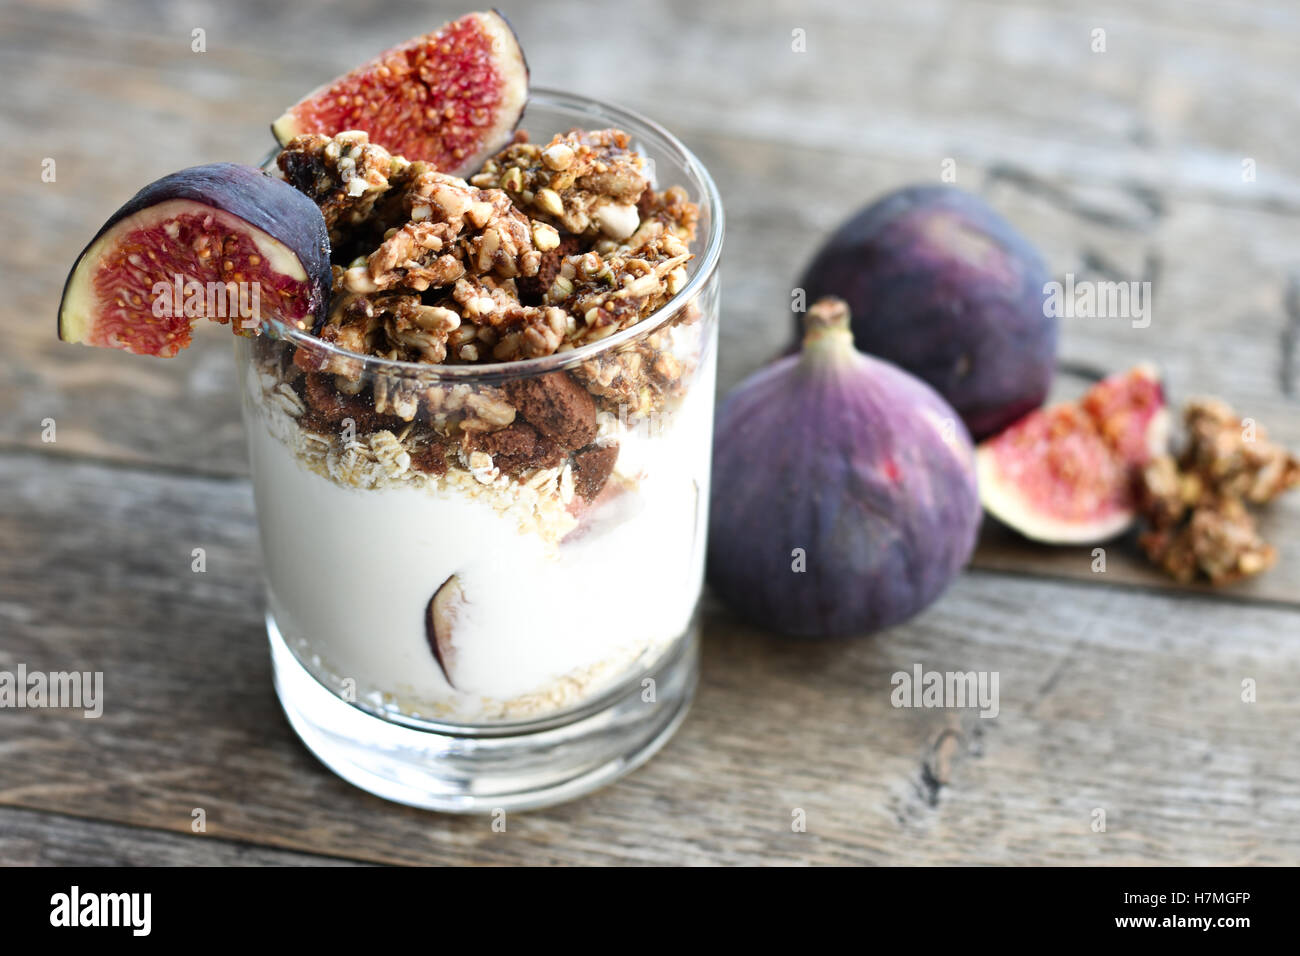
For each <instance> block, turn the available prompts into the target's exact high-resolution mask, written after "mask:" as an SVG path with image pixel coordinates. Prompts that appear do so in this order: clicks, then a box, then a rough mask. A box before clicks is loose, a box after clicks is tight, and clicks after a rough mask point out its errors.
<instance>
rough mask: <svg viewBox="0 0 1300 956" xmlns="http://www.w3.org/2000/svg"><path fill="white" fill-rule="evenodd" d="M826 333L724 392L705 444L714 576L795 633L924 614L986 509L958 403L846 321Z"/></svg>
mask: <svg viewBox="0 0 1300 956" xmlns="http://www.w3.org/2000/svg"><path fill="white" fill-rule="evenodd" d="M819 306H820V304H819ZM819 306H814V307H813V310H812V311H811V312H810V318H811V316H812V314H813V313H814V312H816V311H817V310H818V308H819ZM826 331H827V332H830V333H831V334H828V335H826V336H825V338H824V340H822V341H812V339H813V338H814V337H815V333H813V332H812V331H811V329H810V335H809V341H808V342H806V344H805V347H804V349H803V351H802V352H801V353H800V354H799V355H792V356H786V357H784V358H781V359H778V360H777V361H776V362H775V363H773V364H772V365H770V366H768V367H767V368H766V369H763V370H761V371H759V372H758V373H756V374H754V375H752V376H751V377H750V378H748V379H746V380H745V381H744V382H742V383H741V384H740V385H739V386H737V387H736V389H735V390H734V391H733V392H732V393H731V394H730V395H728V396H727V398H726V399H725V400H724V401H723V403H722V405H721V406H720V408H719V410H718V417H717V424H716V432H715V439H714V449H713V491H712V497H711V502H710V520H709V551H708V580H709V583H710V585H711V587H712V588H713V590H714V592H715V593H716V594H717V595H718V596H719V597H720V598H721V599H722V600H723V601H724V602H726V603H727V604H728V605H729V606H730V607H731V608H733V609H734V610H735V611H736V612H737V613H739V614H740V615H741V616H742V617H744V618H745V619H747V620H748V621H750V622H752V623H754V624H757V625H759V626H760V627H764V628H768V629H771V630H775V631H778V632H780V633H783V634H786V635H788V636H792V637H800V638H829V637H843V636H849V635H855V634H865V633H870V632H872V631H876V630H879V629H881V628H885V627H889V626H891V625H893V624H897V623H899V622H901V621H904V620H906V619H907V618H909V617H911V616H912V615H914V614H916V613H917V612H919V611H921V610H922V609H923V608H925V607H926V606H927V605H929V604H930V603H931V602H932V601H934V600H935V598H937V597H938V596H939V594H940V593H941V592H942V591H943V590H944V589H945V588H946V587H947V586H948V584H949V583H950V582H951V581H952V579H953V578H954V577H955V576H956V574H957V572H958V571H959V570H960V569H961V567H962V566H963V565H964V564H965V563H966V562H967V560H968V559H969V558H970V554H971V551H972V550H973V549H974V546H975V539H976V536H977V533H978V530H979V525H980V520H981V510H980V504H979V496H978V494H977V492H976V484H975V470H974V450H973V448H972V446H971V441H970V436H969V435H968V433H967V432H966V429H965V428H964V427H963V426H962V424H961V421H960V419H959V418H958V416H957V414H956V412H955V411H954V410H953V409H952V408H951V406H949V405H948V404H947V402H945V401H944V400H943V399H942V398H941V397H940V396H939V395H938V394H937V393H935V392H934V390H933V389H931V388H930V387H929V386H928V385H926V384H925V383H924V382H922V381H920V380H918V379H916V378H915V377H913V376H911V375H909V374H907V373H906V372H904V371H902V370H901V369H899V368H897V367H895V366H893V365H890V364H889V363H887V362H883V361H880V360H878V359H874V358H871V357H869V356H866V355H863V354H861V353H860V352H857V351H855V350H854V349H853V347H852V343H851V340H850V337H849V334H848V332H847V330H846V329H843V328H841V329H840V330H839V334H838V337H837V336H835V335H834V333H833V331H832V330H826ZM837 338H838V340H837ZM795 549H802V553H803V554H804V555H805V560H806V570H804V571H802V572H800V571H796V570H794V566H795Z"/></svg>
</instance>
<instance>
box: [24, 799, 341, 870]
mask: <svg viewBox="0 0 1300 956" xmlns="http://www.w3.org/2000/svg"><path fill="white" fill-rule="evenodd" d="M0 865H3V866H356V865H358V864H356V863H355V862H353V861H351V860H339V859H332V858H330V857H323V856H310V855H308V854H305V853H286V852H285V851H283V850H270V849H267V848H266V847H261V846H257V845H255V844H249V843H235V842H232V841H229V840H216V839H213V838H211V837H209V836H207V835H206V834H194V833H191V834H187V835H186V836H180V835H179V834H176V833H163V832H160V831H157V830H150V829H146V828H144V827H134V826H122V825H121V824H115V823H103V822H101V821H98V820H82V819H78V818H77V817H69V816H60V815H58V814H53V813H39V812H36V811H32V810H18V809H14V808H12V807H3V808H0Z"/></svg>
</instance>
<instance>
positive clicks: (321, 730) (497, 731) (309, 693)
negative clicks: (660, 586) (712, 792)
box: [266, 614, 699, 813]
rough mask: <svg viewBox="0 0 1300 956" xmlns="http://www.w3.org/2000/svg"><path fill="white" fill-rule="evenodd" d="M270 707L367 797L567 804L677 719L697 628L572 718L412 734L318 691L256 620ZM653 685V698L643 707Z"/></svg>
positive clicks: (644, 750)
mask: <svg viewBox="0 0 1300 956" xmlns="http://www.w3.org/2000/svg"><path fill="white" fill-rule="evenodd" d="M266 630H267V634H268V635H269V636H270V639H271V664H272V667H273V669H274V672H275V690H276V694H277V695H278V696H279V698H280V705H281V706H282V707H283V708H284V712H285V715H286V716H287V717H288V718H289V723H290V725H292V727H293V729H294V731H295V732H296V733H297V734H298V736H299V737H300V738H301V739H302V742H303V743H304V744H306V745H307V748H308V749H309V750H310V751H311V752H312V753H314V754H315V755H316V756H317V758H319V759H320V761H321V762H322V763H323V764H325V766H327V767H329V768H330V769H331V770H333V771H334V772H335V773H336V774H338V775H339V776H340V777H342V778H343V779H344V780H347V781H348V782H349V783H352V784H355V785H356V786H358V787H360V788H361V789H362V790H367V791H369V792H370V793H373V794H375V796H378V797H383V798H384V799H385V800H393V801H396V802H397V803H405V804H408V805H410V806H413V807H423V808H425V809H429V810H442V811H447V812H451V813H492V812H493V811H496V810H505V811H507V812H509V811H512V810H528V809H533V808H536V807H545V806H550V805H552V804H556V803H562V802H564V801H566V800H572V799H574V798H575V797H580V796H582V795H583V794H586V793H590V792H591V791H593V790H596V789H598V788H600V787H603V786H605V785H606V784H608V783H612V782H613V781H614V780H617V779H618V778H619V777H621V776H623V775H624V774H626V773H630V772H631V771H633V770H635V769H636V768H637V767H639V766H641V764H643V763H645V762H646V761H647V760H649V759H650V758H651V757H652V756H654V754H655V753H656V752H657V751H658V750H659V748H660V747H662V746H663V745H664V744H665V743H667V742H668V738H670V737H671V736H672V735H673V734H674V733H675V732H676V730H677V728H678V727H679V726H680V725H681V722H682V720H683V719H685V717H686V712H687V710H688V709H689V707H690V704H691V699H692V697H693V696H694V694H695V685H696V683H697V680H698V674H699V641H698V633H697V629H696V627H695V626H694V625H692V627H691V629H690V631H689V632H688V633H687V634H686V635H685V636H684V637H683V638H682V640H680V641H678V642H677V643H676V644H675V645H674V646H673V648H672V649H670V650H669V651H668V653H667V655H666V656H665V657H664V659H663V660H662V661H660V662H659V663H658V664H657V665H656V666H655V667H654V668H653V669H652V670H650V671H649V672H648V673H646V674H644V675H643V676H642V677H641V678H639V679H637V680H635V681H633V682H631V683H630V684H627V685H623V686H620V687H619V688H616V689H615V690H614V691H612V692H610V693H609V694H606V695H604V696H602V697H601V698H599V699H598V700H596V701H594V702H593V703H592V704H590V705H588V706H586V707H583V708H579V709H578V710H577V711H575V712H574V713H572V714H569V715H564V716H562V717H560V718H550V719H547V720H545V721H538V722H533V723H522V724H509V725H502V726H497V727H489V726H485V727H480V728H456V729H455V730H454V731H451V730H450V729H449V728H447V727H446V725H442V727H441V729H439V730H436V731H435V730H432V729H421V728H418V727H415V726H412V725H411V724H410V723H401V724H399V723H394V722H393V721H390V720H385V719H384V718H382V717H377V716H375V715H374V714H371V713H369V712H368V711H365V710H362V709H361V708H360V707H357V706H355V705H353V704H350V703H348V702H347V701H345V700H343V699H341V698H340V697H338V696H336V695H335V694H334V693H332V692H331V691H329V690H328V689H326V687H325V686H324V685H323V684H321V683H320V681H318V680H317V679H316V678H315V677H313V676H312V675H311V673H310V672H309V671H308V670H307V669H306V668H305V667H304V666H303V665H302V664H301V663H300V662H299V661H298V659H297V658H296V657H295V656H294V655H293V652H292V651H290V650H289V647H288V645H287V644H285V642H284V638H283V637H282V636H281V635H280V630H279V628H278V627H277V626H276V623H275V619H274V618H273V617H272V616H271V615H270V614H268V615H267V617H266ZM646 678H653V680H654V684H653V688H654V694H653V697H654V700H653V701H646V700H643V699H642V698H643V696H645V695H646V688H647V685H646V684H645V683H644V681H645V679H646Z"/></svg>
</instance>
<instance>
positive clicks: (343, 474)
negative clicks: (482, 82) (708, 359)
mask: <svg viewBox="0 0 1300 956" xmlns="http://www.w3.org/2000/svg"><path fill="white" fill-rule="evenodd" d="M277 165H278V167H279V169H280V171H281V173H282V174H283V175H284V177H285V178H286V179H287V180H288V181H289V182H290V183H292V184H293V185H294V186H296V187H297V188H298V189H300V190H301V191H303V192H304V193H306V194H307V195H308V196H310V197H311V198H312V199H314V200H315V201H316V202H317V203H318V204H320V206H321V208H322V210H323V212H324V213H325V216H326V221H327V223H328V225H329V228H330V234H331V240H332V242H333V243H334V244H335V247H336V252H337V253H339V254H340V255H345V256H347V258H343V259H340V260H336V264H335V266H334V283H333V285H334V296H333V302H332V305H331V309H330V312H329V315H328V317H327V319H326V321H325V322H324V323H323V325H322V326H321V327H320V328H319V329H317V330H315V333H316V335H317V336H318V337H319V339H320V340H321V342H322V343H323V345H324V347H322V348H321V349H314V348H310V347H305V346H304V347H299V348H298V349H297V350H296V354H295V355H294V359H293V364H292V366H291V367H290V368H286V369H283V370H281V371H279V372H278V373H277V374H278V375H279V376H280V379H279V381H278V383H277V384H278V390H277V392H276V394H277V395H278V396H279V399H278V400H279V401H281V402H293V403H297V405H300V406H301V409H300V410H299V412H298V414H297V415H296V416H295V419H296V420H297V421H298V422H299V423H300V425H301V427H302V428H303V429H304V430H305V431H306V432H307V433H308V434H311V435H313V436H315V437H314V438H311V439H304V441H306V442H309V443H311V449H310V450H312V451H313V452H317V451H319V446H320V445H321V442H323V443H325V444H330V443H331V442H332V441H333V440H334V436H335V433H337V432H339V431H340V430H341V429H343V428H347V427H350V428H351V432H350V433H349V434H350V440H351V441H353V442H354V443H355V442H361V443H362V444H363V445H364V444H365V442H366V441H368V440H370V439H373V438H374V436H376V435H385V434H404V435H407V438H406V439H403V441H404V442H406V444H404V445H403V448H402V450H401V451H400V452H394V454H395V455H400V456H405V457H401V458H400V460H401V461H402V462H404V473H408V472H409V473H410V474H415V475H425V476H432V477H434V478H439V477H441V476H443V475H445V474H447V473H448V472H450V471H460V472H461V473H468V474H469V475H470V476H471V477H472V478H473V480H474V481H475V482H476V483H477V484H480V485H481V484H483V482H484V480H487V481H488V482H492V481H496V480H497V479H498V478H500V477H503V476H504V477H506V478H516V479H517V478H520V477H521V476H522V477H523V478H527V477H528V476H529V475H531V474H532V472H533V471H535V470H536V469H538V468H561V469H567V472H568V474H569V482H570V484H572V483H573V482H574V481H575V479H576V480H577V481H578V484H580V485H581V487H582V493H583V494H584V495H586V496H594V495H595V494H597V493H599V490H600V487H601V486H602V485H603V484H604V482H605V481H607V480H608V477H609V474H610V472H611V471H612V467H613V461H614V459H615V458H616V457H617V449H618V444H617V441H616V440H610V438H609V436H606V435H604V434H603V433H602V434H600V435H598V432H597V428H596V413H597V411H600V412H609V413H611V414H613V415H615V416H618V418H619V420H620V422H622V423H624V424H626V423H629V422H635V421H637V420H639V419H640V418H642V417H645V416H650V415H660V414H666V413H668V412H669V411H670V410H671V408H672V406H673V404H674V402H675V401H676V400H677V399H679V398H680V397H681V395H682V393H683V392H684V390H685V383H686V380H687V379H688V378H689V376H690V375H691V374H692V372H693V371H694V369H695V367H696V365H697V364H698V360H699V352H700V349H701V348H702V347H703V342H702V339H701V336H700V333H699V329H698V328H697V327H694V328H693V325H694V323H695V320H696V319H697V318H698V317H699V314H700V313H699V310H698V308H697V307H696V306H695V305H694V304H693V303H692V304H688V305H686V306H684V307H682V308H680V309H679V310H678V311H677V312H676V314H675V315H674V316H673V317H672V318H671V319H670V320H669V322H667V323H665V324H664V325H662V326H661V327H660V328H658V329H656V330H655V331H653V332H651V333H648V334H647V335H645V336H643V337H641V338H639V339H637V340H635V341H633V342H631V343H628V345H627V346H626V347H624V348H622V349H619V350H616V351H610V352H606V353H603V354H601V355H599V356H597V357H595V358H592V359H590V360H588V361H586V362H583V363H581V364H580V365H578V366H576V367H574V368H573V369H571V370H570V371H567V372H557V373H554V374H552V375H548V376H545V377H542V378H536V379H525V380H519V381H515V382H513V383H511V382H503V383H502V385H500V386H490V385H482V384H476V385H474V386H470V385H457V384H454V383H452V382H450V381H449V380H447V379H446V378H445V377H440V376H439V374H438V367H439V366H446V365H466V364H481V363H487V362H509V361H514V360H520V359H530V358H539V357H543V356H547V355H553V354H556V353H559V352H564V351H568V350H570V349H574V348H577V347H579V346H582V345H585V344H588V343H591V342H596V341H600V340H602V339H604V338H607V337H608V336H610V335H612V334H614V333H616V332H619V331H622V330H624V329H628V328H631V327H632V326H634V325H635V324H636V323H638V322H640V321H642V320H644V319H645V318H647V317H648V316H650V315H651V314H653V313H655V312H656V311H658V310H659V309H661V308H662V307H663V306H664V305H666V304H667V303H668V302H669V301H670V300H671V299H672V298H673V297H674V296H675V295H676V294H677V293H678V292H680V291H681V289H682V288H683V287H684V286H685V284H686V281H687V272H686V267H687V263H688V262H689V260H690V259H691V252H690V243H691V242H692V241H693V240H694V238H695V231H696V225H697V221H698V216H699V210H698V207H697V206H696V205H695V204H694V203H692V202H690V200H689V198H688V197H687V194H686V192H685V191H684V190H682V189H680V188H677V187H671V188H669V189H666V190H664V191H662V192H660V191H656V190H655V189H654V188H653V187H652V185H651V183H650V177H649V175H648V169H647V164H646V163H645V161H644V159H643V158H642V157H641V156H640V154H638V153H637V152H635V151H634V150H632V149H630V148H629V138H628V136H627V135H626V134H625V133H623V132H621V131H619V130H597V131H592V132H584V131H580V130H571V131H569V132H568V133H564V134H561V135H558V136H556V137H554V138H553V139H551V141H550V142H548V143H545V144H541V145H535V144H532V143H529V142H528V141H527V138H526V136H522V135H521V136H518V137H516V141H515V142H514V143H512V144H511V145H509V146H507V147H506V148H505V149H503V150H502V151H501V152H500V153H498V154H497V155H496V156H494V157H492V158H491V159H489V160H488V162H487V163H486V164H485V166H484V167H483V169H482V171H481V172H480V173H479V174H478V175H476V176H473V177H472V178H471V179H470V180H469V181H468V182H467V181H466V180H463V179H459V178H457V177H454V176H449V175H446V174H444V173H441V172H439V171H437V170H436V169H434V168H432V167H431V166H430V165H429V164H427V163H423V162H413V163H408V162H407V161H406V160H405V159H403V158H402V157H400V156H392V155H390V154H389V153H388V151H387V150H385V149H384V148H383V147H382V146H380V145H378V144H374V143H371V142H370V141H369V138H368V137H367V135H366V134H365V133H361V132H355V131H353V132H347V133H341V134H339V135H338V136H334V137H326V136H300V137H298V138H296V139H295V140H293V141H292V142H291V143H290V144H289V145H288V146H287V147H286V148H285V149H284V151H283V152H282V153H281V154H280V155H279V157H278V159H277ZM367 357H374V358H376V359H382V360H389V361H394V360H395V361H401V362H406V363H413V364H415V365H417V366H429V370H430V375H429V377H428V380H427V381H426V380H424V379H422V377H421V376H420V375H419V373H418V372H414V373H413V372H411V371H410V370H409V369H408V370H405V371H403V372H402V373H401V374H400V375H399V374H391V373H388V374H386V371H385V370H386V366H384V365H382V364H376V365H374V366H371V365H370V363H368V362H367ZM410 435H415V436H417V437H419V436H422V439H421V440H420V441H418V442H416V444H414V445H412V444H410V442H409V440H408V439H409V438H410ZM358 436H359V437H358ZM317 439H319V440H320V441H317ZM598 439H599V441H598ZM381 441H385V439H381ZM366 447H369V446H366ZM386 447H388V446H386ZM389 450H390V451H391V450H392V449H391V447H390V449H389ZM373 451H374V449H373V448H371V449H370V452H373ZM370 452H366V451H364V450H363V449H361V448H358V447H353V448H349V447H347V446H346V445H345V446H342V447H340V448H334V447H333V446H331V449H330V452H329V453H327V454H325V455H324V456H323V457H322V456H320V455H317V456H316V457H318V458H322V461H324V462H325V464H324V466H323V467H324V468H325V470H326V471H327V472H328V473H329V474H331V475H332V476H333V477H334V478H335V479H336V480H341V481H345V482H347V483H352V484H355V483H358V482H361V481H363V480H364V476H365V475H368V474H370V469H369V465H370V464H373V461H372V458H373V455H371V454H370ZM331 455H332V457H331ZM394 460H398V459H397V458H394ZM330 462H333V464H332V465H331V464H330ZM358 469H359V470H358Z"/></svg>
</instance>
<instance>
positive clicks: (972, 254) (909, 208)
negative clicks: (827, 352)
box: [800, 186, 1057, 441]
mask: <svg viewBox="0 0 1300 956" xmlns="http://www.w3.org/2000/svg"><path fill="white" fill-rule="evenodd" d="M1048 278H1049V277H1048V273H1047V268H1046V266H1044V265H1043V260H1042V258H1041V257H1040V256H1039V254H1038V252H1037V251H1036V250H1035V249H1034V247H1033V246H1032V245H1031V244H1030V242H1029V240H1027V239H1026V238H1025V237H1024V236H1022V235H1021V234H1020V233H1019V232H1017V231H1016V229H1015V228H1014V227H1013V226H1012V225H1011V224H1010V223H1009V222H1007V221H1006V220H1005V219H1003V218H1002V217H1001V216H1000V215H998V213H997V212H995V211H994V210H993V209H992V208H991V207H990V206H989V205H988V203H986V202H984V200H982V199H980V198H979V197H978V196H975V195H972V194H971V193H968V192H963V191H962V190H960V189H958V188H956V187H955V186H913V187H910V188H908V189H900V190H898V191H897V192H893V193H889V194H888V195H886V196H883V197H882V198H881V199H879V200H877V201H876V202H874V203H872V204H871V205H870V206H868V207H867V208H866V209H863V210H862V211H861V212H859V213H857V214H856V215H855V216H853V217H852V218H851V219H849V220H848V221H847V222H845V223H844V224H843V225H842V226H840V228H839V229H838V230H836V232H835V233H834V234H833V235H832V236H831V237H830V238H829V239H827V240H826V243H825V245H823V246H822V248H821V250H820V251H818V253H817V255H816V257H815V258H814V259H813V261H812V263H811V264H810V265H809V266H808V269H807V271H806V272H805V273H804V277H803V280H802V281H801V283H800V285H801V286H802V287H803V289H804V290H805V292H806V293H807V296H808V300H809V301H814V300H816V299H818V298H820V297H822V296H826V295H834V296H839V297H841V298H843V299H844V300H845V301H846V302H848V304H849V308H850V309H852V310H853V340H854V342H856V343H857V346H858V348H860V349H862V350H863V351H864V352H867V353H869V354H871V355H876V356H879V357H880V358H883V359H886V360H888V361H890V362H893V363H894V364H895V365H898V366H899V367H901V368H903V369H906V370H907V371H909V372H911V373H912V374H913V375H915V376H917V377H918V378H921V379H924V380H925V381H926V382H928V383H929V384H930V385H931V386H933V387H934V389H935V390H936V391H937V392H938V393H939V394H940V395H942V396H943V397H944V398H946V399H947V400H948V402H949V404H951V405H952V407H953V408H955V409H956V410H957V412H958V413H959V414H960V415H961V417H962V421H964V422H965V423H966V427H967V428H969V429H970V431H971V434H973V435H974V436H975V439H976V440H977V441H979V440H982V439H984V438H986V437H988V436H989V435H992V434H995V433H997V432H999V431H1001V430H1002V429H1003V428H1005V427H1006V426H1007V425H1010V424H1011V423H1012V422H1014V421H1016V420H1017V419H1019V418H1020V417H1021V416H1023V415H1026V414H1028V413H1029V412H1031V411H1033V410H1034V409H1035V408H1037V407H1038V406H1039V405H1041V404H1042V403H1043V399H1045V398H1046V397H1047V389H1048V386H1049V385H1050V384H1051V380H1052V374H1053V372H1054V371H1055V368H1056V339H1057V320H1056V318H1055V316H1054V315H1049V314H1048V310H1045V309H1044V301H1045V299H1046V292H1045V290H1044V286H1045V285H1046V283H1047V282H1048Z"/></svg>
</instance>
